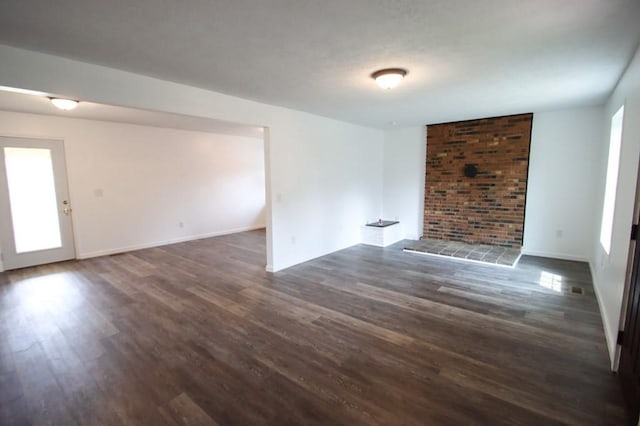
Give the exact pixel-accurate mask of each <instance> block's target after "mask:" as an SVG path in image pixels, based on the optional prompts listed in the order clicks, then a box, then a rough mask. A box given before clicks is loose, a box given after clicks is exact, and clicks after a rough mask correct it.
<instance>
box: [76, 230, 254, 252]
mask: <svg viewBox="0 0 640 426" xmlns="http://www.w3.org/2000/svg"><path fill="white" fill-rule="evenodd" d="M264 227H265V225H254V226H246V227H241V228H235V229H227V230H224V231H216V232H210V233H207V234H199V235H188V236H184V237H179V238H172V239H169V240H163V241H155V242H152V243H142V244H135V245H132V246H126V247H118V248H114V249H106V250H97V251H91V252H86V253H78V254H77V255H76V259H90V258H92V257H99V256H109V255H112V254H118V253H126V252H128V251H134V250H142V249H146V248H152V247H160V246H166V245H169V244H177V243H184V242H186V241H194V240H201V239H203V238H211V237H219V236H221V235H228V234H236V233H238V232H245V231H253V230H255V229H262V228H264Z"/></svg>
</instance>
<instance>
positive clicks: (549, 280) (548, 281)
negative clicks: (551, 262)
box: [539, 271, 562, 293]
mask: <svg viewBox="0 0 640 426" xmlns="http://www.w3.org/2000/svg"><path fill="white" fill-rule="evenodd" d="M539 282H540V285H541V286H542V287H544V288H548V289H549V290H553V291H555V292H556V293H562V275H556V274H552V273H551V272H547V271H542V272H541V273H540V281H539Z"/></svg>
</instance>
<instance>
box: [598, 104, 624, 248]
mask: <svg viewBox="0 0 640 426" xmlns="http://www.w3.org/2000/svg"><path fill="white" fill-rule="evenodd" d="M623 116H624V105H623V106H621V107H620V109H619V110H618V112H616V113H615V114H614V116H613V117H612V118H611V136H610V139H609V162H608V164H607V181H606V185H605V189H604V204H603V206H602V224H601V226H600V244H602V248H604V251H605V252H607V254H609V253H610V252H611V236H612V232H613V213H614V208H615V204H616V189H617V187H618V169H619V168H620V146H621V144H622V119H623Z"/></svg>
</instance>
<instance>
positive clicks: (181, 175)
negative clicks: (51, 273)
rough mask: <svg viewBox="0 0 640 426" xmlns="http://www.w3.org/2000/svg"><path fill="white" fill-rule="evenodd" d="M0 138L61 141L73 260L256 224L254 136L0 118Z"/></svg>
mask: <svg viewBox="0 0 640 426" xmlns="http://www.w3.org/2000/svg"><path fill="white" fill-rule="evenodd" d="M0 135H3V136H21V137H32V138H51V139H61V140H63V141H64V146H65V155H66V162H67V175H68V184H69V192H70V198H71V205H72V208H73V224H74V234H75V240H76V254H77V257H79V258H86V257H92V256H98V255H103V254H109V253H117V252H122V251H127V250H132V249H137V248H142V247H149V246H155V245H161V244H166V243H169V242H176V241H185V240H189V239H194V238H201V237H206V236H213V235H220V234H224V233H230V232H237V231H242V230H247V229H255V228H260V227H264V224H265V212H264V207H265V169H264V142H263V141H262V140H261V139H255V138H243V137H237V136H229V135H216V134H211V133H203V132H193V131H184V130H175V129H165V128H158V127H147V126H137V125H131V124H123V123H108V122H101V121H91V120H79V119H69V118H60V117H53V116H44V115H34V114H22V113H13V112H5V111H0ZM2 219H5V220H6V219H7V218H0V220H2ZM180 222H182V224H183V226H182V227H181V226H180Z"/></svg>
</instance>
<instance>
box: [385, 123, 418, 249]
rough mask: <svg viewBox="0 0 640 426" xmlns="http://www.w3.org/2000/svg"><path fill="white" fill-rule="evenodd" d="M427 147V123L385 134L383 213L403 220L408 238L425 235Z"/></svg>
mask: <svg viewBox="0 0 640 426" xmlns="http://www.w3.org/2000/svg"><path fill="white" fill-rule="evenodd" d="M426 150H427V144H426V127H425V126H418V127H406V128H402V129H393V130H389V131H386V132H385V134H384V202H383V213H382V216H383V217H384V218H385V219H391V220H398V221H400V224H401V225H402V229H403V232H404V238H407V239H414V240H416V239H419V238H420V236H422V220H423V217H424V178H425V165H426V156H427V151H426ZM373 219H375V218H373Z"/></svg>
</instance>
